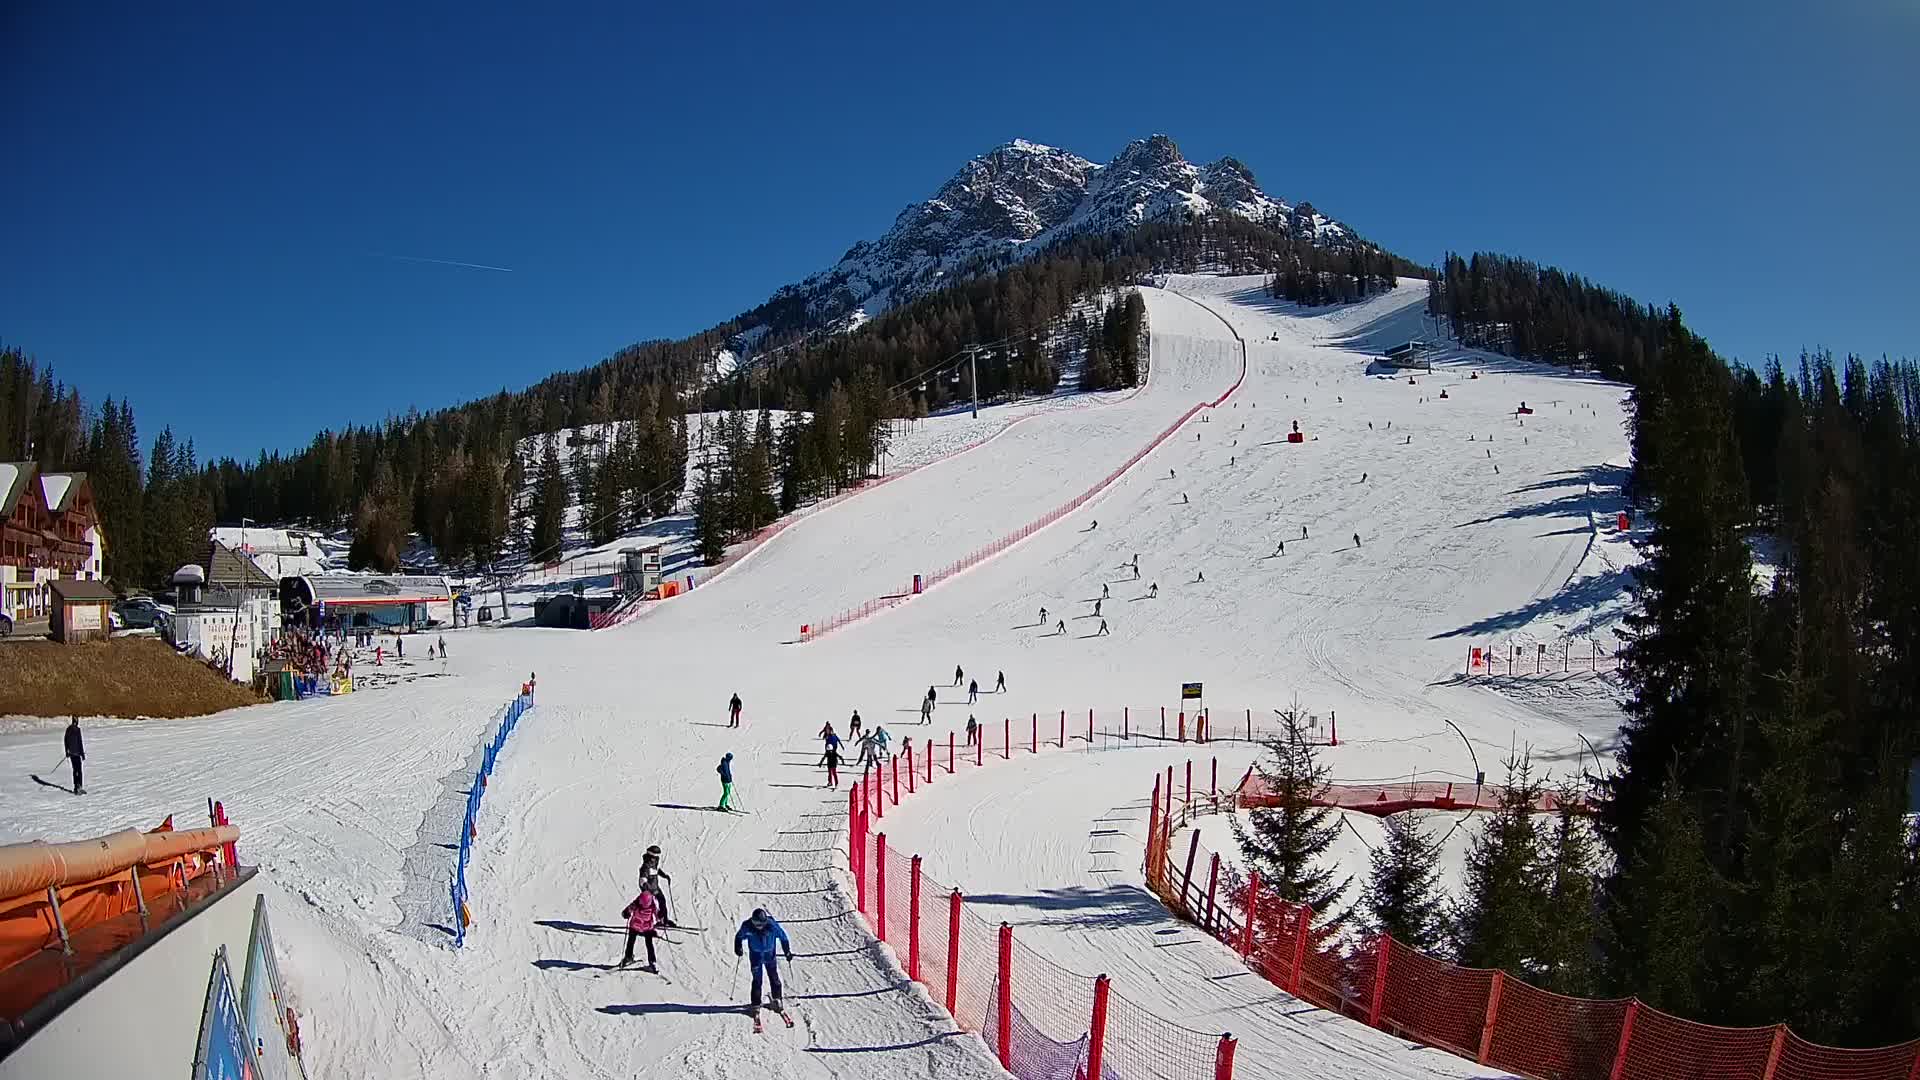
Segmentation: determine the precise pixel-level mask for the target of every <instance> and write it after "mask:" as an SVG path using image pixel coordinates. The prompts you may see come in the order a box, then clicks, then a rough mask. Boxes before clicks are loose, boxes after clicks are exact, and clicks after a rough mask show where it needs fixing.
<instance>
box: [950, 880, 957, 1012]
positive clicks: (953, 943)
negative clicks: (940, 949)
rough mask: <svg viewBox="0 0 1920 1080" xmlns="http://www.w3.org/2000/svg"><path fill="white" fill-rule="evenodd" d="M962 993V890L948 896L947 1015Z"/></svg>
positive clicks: (954, 891)
mask: <svg viewBox="0 0 1920 1080" xmlns="http://www.w3.org/2000/svg"><path fill="white" fill-rule="evenodd" d="M959 994H960V890H959V889H955V890H953V892H952V893H951V894H950V895H949V896H948V897H947V1015H948V1016H952V1015H953V1009H954V1005H955V1004H956V1003H957V1002H958V1001H959Z"/></svg>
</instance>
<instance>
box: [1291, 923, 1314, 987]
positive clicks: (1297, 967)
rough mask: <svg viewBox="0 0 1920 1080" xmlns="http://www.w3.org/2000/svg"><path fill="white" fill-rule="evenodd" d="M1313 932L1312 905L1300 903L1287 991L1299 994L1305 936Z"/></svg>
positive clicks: (1305, 963) (1305, 949)
mask: <svg viewBox="0 0 1920 1080" xmlns="http://www.w3.org/2000/svg"><path fill="white" fill-rule="evenodd" d="M1312 934H1313V907H1312V905H1309V904H1301V905H1300V914H1299V917H1298V918H1297V920H1296V921H1295V922H1294V925H1293V972H1292V973H1291V974H1289V975H1288V976H1287V993H1289V994H1292V995H1293V996H1294V997H1299V996H1300V975H1301V973H1302V972H1304V971H1305V970H1306V967H1307V938H1308V937H1310V936H1311V935H1312Z"/></svg>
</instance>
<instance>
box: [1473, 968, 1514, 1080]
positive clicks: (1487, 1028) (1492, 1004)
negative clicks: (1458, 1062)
mask: <svg viewBox="0 0 1920 1080" xmlns="http://www.w3.org/2000/svg"><path fill="white" fill-rule="evenodd" d="M1506 986H1507V973H1506V972H1504V971H1500V970H1498V969H1495V971H1494V973H1493V992H1492V993H1489V994H1488V995H1487V1019H1486V1022H1484V1023H1482V1024H1481V1025H1480V1055H1479V1056H1478V1057H1476V1058H1474V1060H1475V1061H1478V1062H1479V1063H1480V1064H1482V1065H1485V1064H1486V1063H1487V1052H1488V1051H1490V1050H1492V1049H1493V1025H1494V1024H1495V1023H1497V1022H1498V1021H1499V1019H1500V992H1501V991H1502V990H1504V989H1506Z"/></svg>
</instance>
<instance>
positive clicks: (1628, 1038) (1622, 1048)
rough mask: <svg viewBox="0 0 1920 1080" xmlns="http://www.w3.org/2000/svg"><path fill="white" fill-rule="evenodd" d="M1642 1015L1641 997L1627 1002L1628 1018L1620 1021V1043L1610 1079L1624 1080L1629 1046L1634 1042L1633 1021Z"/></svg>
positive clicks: (1614, 1055) (1615, 1053)
mask: <svg viewBox="0 0 1920 1080" xmlns="http://www.w3.org/2000/svg"><path fill="white" fill-rule="evenodd" d="M1639 1016H1640V999H1639V998H1634V999H1633V1000H1632V1001H1629V1002H1627V1018H1626V1019H1625V1020H1622V1021H1621V1022H1620V1045H1619V1047H1618V1048H1617V1049H1615V1050H1614V1052H1613V1071H1612V1072H1611V1073H1608V1074H1607V1076H1608V1080H1622V1078H1623V1077H1624V1076H1626V1074H1627V1046H1628V1045H1629V1044H1630V1043H1632V1042H1633V1022H1634V1021H1635V1020H1636V1019H1638V1018H1639Z"/></svg>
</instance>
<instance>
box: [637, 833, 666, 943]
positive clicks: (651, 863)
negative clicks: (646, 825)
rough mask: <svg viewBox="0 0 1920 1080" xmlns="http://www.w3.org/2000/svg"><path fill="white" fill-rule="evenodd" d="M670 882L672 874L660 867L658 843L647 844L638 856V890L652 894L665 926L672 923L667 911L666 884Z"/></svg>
mask: <svg viewBox="0 0 1920 1080" xmlns="http://www.w3.org/2000/svg"><path fill="white" fill-rule="evenodd" d="M672 884H673V875H672V874H669V873H667V872H666V871H665V870H662V869H660V845H659V844H653V845H651V846H649V847H648V848H647V851H646V854H644V855H642V856H640V891H641V892H643V893H652V894H653V898H654V901H655V903H654V906H655V907H656V908H657V909H658V911H659V914H660V921H661V923H663V924H665V925H667V926H672V925H673V916H672V915H670V914H669V913H668V912H667V886H669V885H672Z"/></svg>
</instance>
